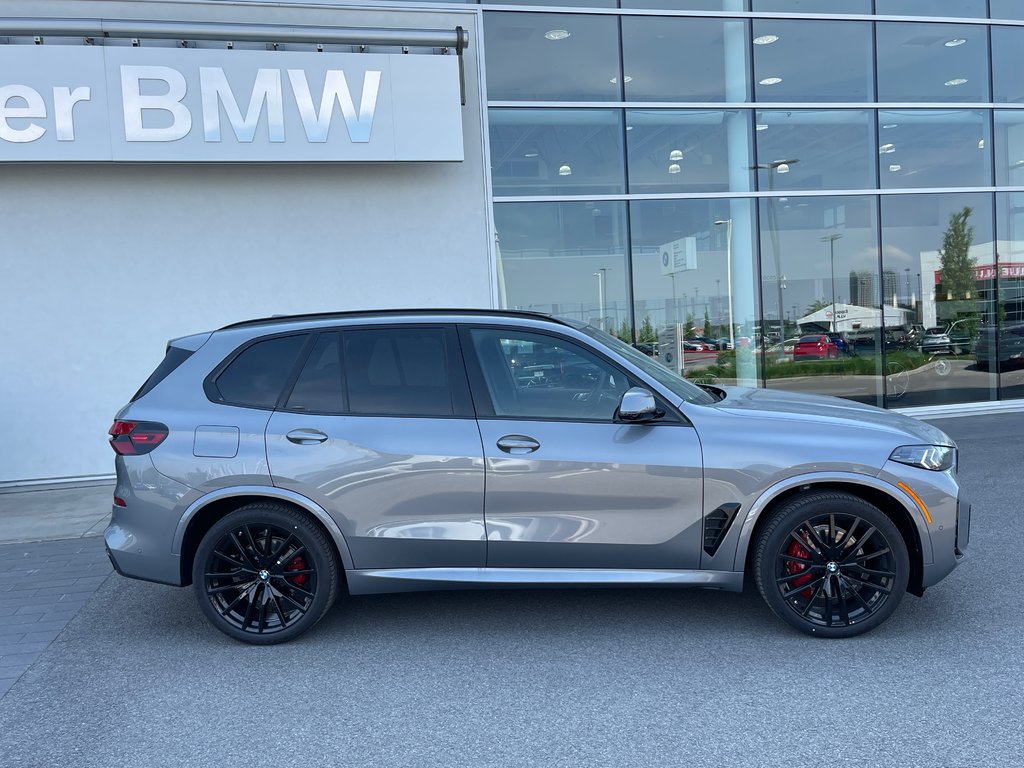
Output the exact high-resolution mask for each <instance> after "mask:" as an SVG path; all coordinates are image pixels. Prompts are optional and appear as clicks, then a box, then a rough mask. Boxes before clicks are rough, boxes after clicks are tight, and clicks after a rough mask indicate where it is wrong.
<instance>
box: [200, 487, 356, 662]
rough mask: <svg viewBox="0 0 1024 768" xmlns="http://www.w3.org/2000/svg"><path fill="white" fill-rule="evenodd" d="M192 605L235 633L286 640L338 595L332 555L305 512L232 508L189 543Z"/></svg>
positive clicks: (267, 505)
mask: <svg viewBox="0 0 1024 768" xmlns="http://www.w3.org/2000/svg"><path fill="white" fill-rule="evenodd" d="M192 583H193V586H194V588H195V593H196V598H197V600H198V601H199V608H200V609H201V610H202V612H203V614H204V615H205V616H206V619H207V620H208V621H209V622H210V623H211V624H212V625H213V626H215V627H216V628H217V629H219V630H220V631H221V632H223V633H224V634H226V635H228V636H229V637H233V638H234V639H235V640H241V641H242V642H245V643H252V644H253V645H272V644H275V643H284V642H287V641H289V640H293V639H295V638H296V637H298V636H299V635H301V634H303V633H304V632H306V631H307V630H308V629H310V628H311V627H312V626H313V625H314V624H316V623H317V622H318V621H320V619H321V618H323V616H324V614H325V613H327V611H328V609H330V607H331V605H333V604H334V600H335V598H336V597H337V594H338V560H337V556H336V555H335V553H334V549H333V547H332V546H331V544H330V543H329V542H328V540H327V537H326V536H325V535H324V534H323V532H322V531H321V530H320V529H319V528H318V527H317V526H316V525H315V524H314V523H313V522H312V521H311V520H310V519H309V517H308V516H307V515H306V514H304V513H302V512H299V511H297V510H295V509H293V508H292V507H289V506H286V505H284V504H279V503H276V502H256V503H254V504H247V505H246V506H244V507H241V508H239V509H236V510H235V511H234V512H232V513H230V514H229V515H227V516H226V517H224V519H222V520H220V521H219V522H217V523H216V524H215V525H214V526H213V527H212V528H211V529H210V530H209V532H207V534H206V536H204V537H203V540H202V541H201V542H200V544H199V548H198V549H197V550H196V556H195V560H194V561H193V564H192Z"/></svg>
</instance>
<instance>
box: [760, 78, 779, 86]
mask: <svg viewBox="0 0 1024 768" xmlns="http://www.w3.org/2000/svg"><path fill="white" fill-rule="evenodd" d="M758 82H759V83H760V84H761V85H778V84H779V83H781V82H782V78H781V77H766V78H764V80H758Z"/></svg>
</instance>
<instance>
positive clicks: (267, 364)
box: [214, 334, 309, 408]
mask: <svg viewBox="0 0 1024 768" xmlns="http://www.w3.org/2000/svg"><path fill="white" fill-rule="evenodd" d="M308 338H309V336H308V334H300V335H298V336H279V337H277V338H273V339H266V340H264V341H257V342H256V343H255V344H252V345H250V346H248V347H246V348H245V349H244V350H242V352H241V353H239V354H238V356H237V357H235V359H234V360H232V361H231V362H230V363H229V364H228V366H227V368H225V369H224V370H223V371H222V372H221V374H220V375H219V376H217V379H216V382H215V385H214V386H215V388H216V394H217V395H219V399H220V400H221V401H223V402H225V403H230V404H232V405H246V406H253V407H256V408H273V407H274V406H275V405H277V399H278V398H279V397H280V396H281V390H282V389H283V388H284V385H285V383H286V382H287V381H288V378H289V377H290V376H291V373H292V369H293V368H295V362H296V360H297V359H298V357H299V352H301V351H302V348H303V346H304V345H305V343H306V340H307V339H308Z"/></svg>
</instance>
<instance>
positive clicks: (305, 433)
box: [285, 429, 327, 445]
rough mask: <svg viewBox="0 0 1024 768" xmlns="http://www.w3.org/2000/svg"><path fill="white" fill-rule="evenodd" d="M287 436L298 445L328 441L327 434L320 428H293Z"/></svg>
mask: <svg viewBox="0 0 1024 768" xmlns="http://www.w3.org/2000/svg"><path fill="white" fill-rule="evenodd" d="M285 437H287V438H288V441H289V442H291V443H295V444H296V445H316V444H317V443H323V442H326V441H327V435H325V434H324V433H323V432H321V431H320V430H319V429H293V430H292V431H291V432H289V433H288V434H287V435H285Z"/></svg>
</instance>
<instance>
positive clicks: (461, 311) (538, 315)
mask: <svg viewBox="0 0 1024 768" xmlns="http://www.w3.org/2000/svg"><path fill="white" fill-rule="evenodd" d="M401 315H480V316H482V317H522V318H532V319H535V320H549V321H553V322H556V323H560V324H562V325H570V323H569V322H568V321H567V320H565V319H564V318H559V317H556V316H555V315H550V314H547V313H545V312H532V311H528V310H522V309H479V308H477V309H467V308H465V307H463V308H456V309H439V308H430V309H362V310H353V311H349V312H311V313H306V314H298V315H272V316H270V317H260V318H254V319H252V320H242V321H240V322H237V323H231V324H230V325H225V326H223V327H222V328H219V329H218V330H221V331H225V330H228V329H229V328H248V327H250V326H254V325H272V324H274V323H285V322H313V321H316V320H344V319H346V318H358V317H396V316H401Z"/></svg>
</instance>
